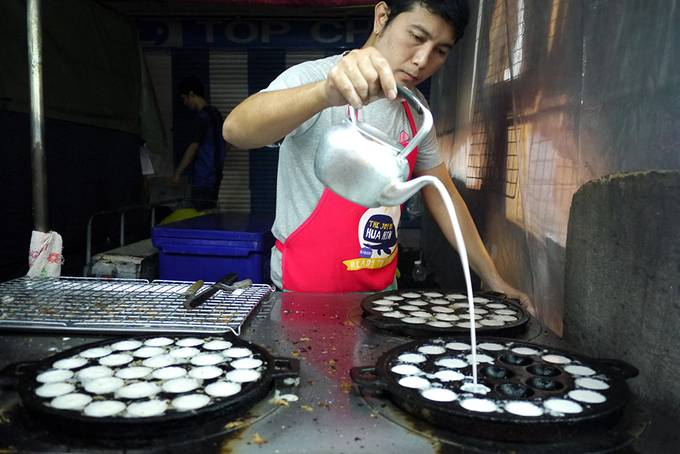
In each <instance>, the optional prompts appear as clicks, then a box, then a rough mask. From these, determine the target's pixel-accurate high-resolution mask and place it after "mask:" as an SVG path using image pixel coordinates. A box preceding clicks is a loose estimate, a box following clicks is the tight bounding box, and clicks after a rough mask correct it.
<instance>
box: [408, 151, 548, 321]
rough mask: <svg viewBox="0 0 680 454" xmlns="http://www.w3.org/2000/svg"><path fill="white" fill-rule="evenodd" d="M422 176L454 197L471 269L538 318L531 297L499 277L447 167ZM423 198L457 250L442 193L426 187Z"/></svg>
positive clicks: (427, 171)
mask: <svg viewBox="0 0 680 454" xmlns="http://www.w3.org/2000/svg"><path fill="white" fill-rule="evenodd" d="M422 175H432V176H434V177H437V178H438V179H439V180H440V181H441V182H442V183H443V184H444V186H445V187H446V190H447V191H448V193H449V196H450V197H451V201H452V202H453V206H454V209H455V210H456V216H457V218H458V222H459V223H460V229H461V231H462V233H463V238H464V240H465V249H467V254H468V260H469V262H470V267H472V269H473V270H474V271H475V272H476V273H477V274H478V275H479V277H480V278H481V279H482V281H484V282H485V283H486V285H487V286H488V287H489V288H490V289H491V290H495V291H497V292H501V293H505V294H506V295H508V296H509V297H511V298H517V299H519V300H520V302H521V303H522V305H523V306H524V307H525V308H526V309H527V310H529V312H530V313H532V314H534V312H535V310H534V306H533V304H532V303H531V300H530V299H529V297H528V296H527V295H526V294H524V293H522V292H520V291H519V290H517V289H515V288H513V287H512V286H511V285H510V284H508V283H507V282H505V280H504V279H503V278H502V277H501V275H500V274H499V273H498V270H497V269H496V265H495V264H494V263H493V260H491V256H490V255H489V253H488V251H487V250H486V247H485V246H484V243H483V242H482V238H481V237H480V235H479V231H478V230H477V226H476V225H475V222H474V220H473V219H472V216H471V215H470V211H469V210H468V208H467V205H466V204H465V201H464V200H463V198H462V197H461V195H460V193H459V192H458V190H457V189H456V187H455V185H454V184H453V181H451V177H450V176H449V173H448V171H447V170H446V166H445V165H444V164H439V165H438V166H437V167H434V168H432V169H429V170H426V171H421V172H416V174H415V175H414V176H422ZM422 194H423V199H424V201H425V204H426V205H427V207H428V209H429V210H430V213H432V217H433V218H434V220H435V221H436V222H437V224H438V225H439V228H440V229H441V231H442V233H443V234H444V236H445V237H446V239H447V240H448V242H449V243H450V244H451V245H452V246H453V247H454V248H455V249H456V250H457V249H458V248H457V245H456V238H455V236H454V233H453V226H452V225H451V221H450V218H449V213H448V211H447V210H446V207H445V206H444V203H443V202H442V200H441V196H440V195H439V191H437V190H436V189H435V188H434V187H432V186H425V187H424V188H423V189H422Z"/></svg>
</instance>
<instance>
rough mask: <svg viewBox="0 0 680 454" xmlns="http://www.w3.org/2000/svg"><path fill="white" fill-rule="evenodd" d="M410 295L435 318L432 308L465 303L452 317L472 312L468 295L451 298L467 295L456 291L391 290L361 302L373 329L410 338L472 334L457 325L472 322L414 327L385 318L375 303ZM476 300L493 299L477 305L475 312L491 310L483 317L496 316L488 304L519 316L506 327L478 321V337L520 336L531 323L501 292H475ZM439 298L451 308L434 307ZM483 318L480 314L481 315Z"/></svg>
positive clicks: (513, 301)
mask: <svg viewBox="0 0 680 454" xmlns="http://www.w3.org/2000/svg"><path fill="white" fill-rule="evenodd" d="M408 293H419V294H420V297H419V298H417V299H420V300H422V301H424V302H426V303H427V304H426V305H424V306H420V307H418V310H419V311H420V310H422V311H424V312H428V313H430V314H432V315H433V316H435V315H436V314H437V312H435V311H433V310H432V309H433V308H437V307H447V308H451V306H452V305H453V304H456V303H465V307H457V308H455V309H454V312H453V315H457V316H460V315H461V314H468V313H469V309H468V306H467V296H465V299H460V298H459V299H454V298H452V295H456V294H458V295H464V294H465V292H453V291H443V290H437V289H428V290H424V289H417V290H408V289H400V290H391V291H387V292H380V293H374V294H372V295H370V296H368V297H366V298H365V299H364V300H363V301H362V302H361V308H362V309H363V316H364V320H365V321H366V322H367V323H368V324H369V325H371V326H374V327H376V328H379V329H384V330H388V331H390V332H392V333H394V334H398V335H404V336H408V337H432V336H452V335H458V334H465V333H468V332H469V331H470V328H469V326H457V325H456V323H461V322H469V321H470V320H466V319H460V320H457V321H453V322H450V323H452V324H453V326H451V327H437V326H431V325H427V324H412V323H406V322H404V321H402V320H401V319H399V318H393V317H386V316H385V312H381V311H379V310H376V307H377V306H376V305H375V301H378V300H383V299H386V298H387V297H393V296H402V295H404V294H408ZM425 293H439V294H442V295H443V296H442V297H429V296H426V295H424V294H425ZM474 297H480V298H485V299H488V300H490V301H489V302H486V303H475V309H480V308H484V309H486V310H488V311H489V312H488V313H487V314H484V315H483V316H484V317H489V316H491V315H493V314H494V312H495V310H494V309H492V308H488V307H487V305H488V304H503V305H505V306H508V309H509V310H512V311H514V312H515V317H517V320H514V321H505V322H503V325H501V326H484V325H481V326H480V325H479V320H478V325H476V326H477V328H476V331H477V333H479V334H484V335H503V336H513V335H516V334H519V333H521V332H523V331H524V330H525V329H526V325H527V323H528V321H529V314H528V313H527V312H526V311H525V310H524V309H523V308H522V306H520V304H519V301H517V300H516V299H512V298H509V297H507V296H506V295H504V294H502V293H497V292H475V293H474ZM413 299H416V298H405V299H404V300H402V301H395V303H396V304H400V303H404V304H405V303H406V302H407V301H409V300H413ZM438 299H447V300H449V301H451V303H450V304H449V305H442V304H432V301H433V300H438ZM400 312H403V313H406V314H408V313H409V312H407V311H400ZM411 312H416V311H411ZM480 315H481V314H480Z"/></svg>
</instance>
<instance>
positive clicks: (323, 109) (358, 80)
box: [222, 0, 530, 307]
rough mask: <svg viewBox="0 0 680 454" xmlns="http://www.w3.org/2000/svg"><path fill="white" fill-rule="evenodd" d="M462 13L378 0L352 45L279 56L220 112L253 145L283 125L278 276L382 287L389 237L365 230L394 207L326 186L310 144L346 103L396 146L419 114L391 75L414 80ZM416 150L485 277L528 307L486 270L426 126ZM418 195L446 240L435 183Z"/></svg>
mask: <svg viewBox="0 0 680 454" xmlns="http://www.w3.org/2000/svg"><path fill="white" fill-rule="evenodd" d="M468 18H469V9H468V6H467V3H466V0H448V1H437V0H422V1H418V0H392V1H382V2H380V3H378V4H377V5H376V6H375V17H374V23H373V32H372V34H371V36H370V38H369V39H368V41H367V42H366V44H365V45H364V46H363V47H362V48H361V49H355V50H353V51H351V52H349V53H345V54H343V55H336V56H333V57H328V58H325V59H321V60H317V61H313V62H305V63H302V64H301V65H298V66H295V67H293V68H289V69H288V70H286V71H285V72H284V73H282V74H281V75H280V76H279V77H278V78H277V79H276V80H274V82H272V84H271V85H270V86H269V87H268V88H267V89H265V90H263V91H262V92H260V93H257V94H255V95H253V96H251V97H249V98H248V99H246V100H245V101H243V102H242V103H241V104H240V105H239V106H237V107H236V108H235V109H234V110H233V111H232V113H231V114H230V115H229V117H228V118H227V119H226V121H225V123H224V126H223V130H222V132H223V135H224V138H225V139H226V140H227V141H229V142H231V143H233V144H235V145H236V146H238V147H239V148H257V147H261V146H263V145H265V144H268V143H271V142H274V141H276V140H278V139H279V138H281V137H284V136H285V139H284V141H283V143H282V145H281V148H280V154H279V174H278V188H277V204H276V220H275V222H274V227H273V229H272V231H273V233H274V236H275V237H276V238H277V245H276V247H275V248H274V249H272V262H271V265H272V266H271V269H272V273H271V274H272V280H273V282H274V283H275V284H276V285H277V286H278V287H279V288H283V289H286V290H292V291H322V292H346V291H381V290H384V289H386V288H389V287H390V286H391V285H392V284H393V282H394V271H395V268H396V260H395V256H396V247H397V246H396V244H392V243H391V242H388V244H387V245H385V244H378V245H376V243H375V242H371V239H375V237H376V232H375V229H378V230H379V231H380V232H379V233H380V234H381V236H380V238H381V239H382V238H384V237H385V235H386V232H392V231H395V232H396V227H397V226H398V222H399V215H400V210H399V207H392V208H385V207H383V208H380V209H366V208H364V207H361V206H359V205H356V204H354V203H352V202H349V201H347V200H345V199H342V198H341V197H340V196H338V195H336V194H334V193H332V192H331V191H330V190H328V189H326V188H324V186H323V184H322V183H321V182H320V181H319V180H318V179H317V178H316V176H315V173H314V154H315V152H316V149H317V146H318V144H319V142H320V140H321V138H322V137H323V133H324V131H325V130H326V129H328V127H330V126H331V125H333V124H337V123H339V122H340V121H342V119H343V118H345V117H346V116H347V110H348V109H347V104H351V105H352V106H353V107H354V108H355V109H361V110H359V111H358V112H359V116H360V118H361V119H362V121H365V122H367V123H368V124H370V125H371V126H374V127H376V128H378V129H380V130H382V131H384V132H385V133H387V134H388V135H389V136H392V137H393V138H394V141H395V142H400V143H401V144H402V145H403V146H405V144H406V143H408V140H409V139H410V138H412V137H413V136H414V135H415V130H416V128H417V125H419V124H420V118H417V116H416V113H415V112H411V111H410V109H409V108H408V105H407V104H403V103H400V102H399V101H398V100H396V98H397V92H396V84H397V83H399V84H403V85H405V86H406V87H408V88H410V89H412V90H415V86H416V85H418V84H419V83H421V82H423V81H424V80H426V79H427V78H429V77H430V76H431V75H432V74H433V73H434V72H435V71H437V70H438V69H439V68H440V67H441V66H442V64H443V63H444V61H445V60H446V57H447V54H448V53H449V50H450V49H451V48H452V47H453V45H454V43H455V42H456V41H457V40H458V39H460V37H461V36H462V35H463V30H464V28H465V25H466V24H467V21H468ZM416 92H417V90H416ZM417 93H418V96H419V98H420V99H421V100H423V102H424V99H423V98H422V94H420V93H419V92H417ZM417 150H418V151H417V152H416V151H413V152H412V153H411V154H410V155H409V164H410V167H411V170H412V175H413V176H421V175H433V176H435V177H437V178H439V179H440V180H441V181H442V183H443V184H444V185H445V186H446V188H447V190H448V192H449V195H450V197H451V199H452V201H453V203H454V206H455V209H456V213H457V214H458V217H459V219H460V222H461V229H462V231H463V235H464V238H465V244H466V248H467V251H468V255H469V257H470V264H471V266H472V268H473V269H474V270H475V271H476V272H477V274H478V275H479V276H480V277H481V279H482V280H483V281H484V282H485V283H486V285H487V286H488V287H489V288H490V289H492V290H495V291H499V292H503V293H505V294H507V295H509V296H512V297H515V298H519V299H521V301H523V303H524V305H525V306H527V307H529V306H530V301H529V299H528V298H527V296H526V295H524V294H523V293H521V292H519V291H518V290H516V289H514V288H513V287H512V286H510V285H509V284H507V283H506V282H505V281H504V280H503V278H502V277H501V276H500V274H499V273H498V271H497V270H496V267H495V265H494V263H493V261H492V260H491V258H490V256H489V254H488V252H487V250H486V248H485V247H484V244H483V243H482V241H481V238H480V236H479V233H478V232H477V228H476V227H475V225H474V222H473V220H472V218H471V216H470V213H469V211H468V209H467V207H466V206H465V203H464V201H463V200H462V198H461V196H460V195H459V194H458V191H457V190H456V188H455V186H454V185H453V182H452V180H451V177H450V176H449V173H448V171H447V169H446V167H445V165H444V164H443V163H442V161H441V158H440V157H439V153H438V150H437V140H436V135H435V133H434V131H431V132H430V134H429V135H427V136H426V137H425V139H424V140H423V141H422V142H421V144H420V145H419V146H418V148H417ZM423 198H424V200H425V203H426V205H427V207H428V208H429V210H430V211H431V212H432V214H433V217H434V219H435V220H436V221H437V223H438V224H439V226H440V228H441V229H442V231H443V232H444V234H445V236H446V238H447V239H448V241H449V243H451V245H452V246H453V247H455V237H454V233H453V228H452V226H451V223H450V220H449V217H448V213H447V211H446V209H445V207H444V205H443V203H442V201H441V199H440V196H439V194H438V192H436V190H435V189H434V188H432V187H430V186H428V187H426V188H424V189H423ZM387 235H388V236H390V235H391V233H389V234H387ZM395 243H396V242H395ZM373 246H376V247H373ZM385 247H386V248H387V250H388V251H390V254H389V255H387V254H386V252H387V251H386V250H384V248H385Z"/></svg>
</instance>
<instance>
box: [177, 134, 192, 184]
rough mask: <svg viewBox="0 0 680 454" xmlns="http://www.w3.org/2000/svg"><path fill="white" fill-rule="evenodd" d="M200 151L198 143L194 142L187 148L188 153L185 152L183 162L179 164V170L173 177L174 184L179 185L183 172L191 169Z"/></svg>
mask: <svg viewBox="0 0 680 454" xmlns="http://www.w3.org/2000/svg"><path fill="white" fill-rule="evenodd" d="M197 150H198V143H196V142H192V143H190V144H189V146H188V147H187V149H186V151H185V152H184V155H183V156H182V160H181V161H180V162H179V165H178V166H177V169H176V170H175V174H174V175H173V176H172V181H173V182H174V183H179V179H180V177H181V176H182V172H184V170H185V169H186V168H187V167H189V164H191V163H192V161H193V160H194V157H196V151H197Z"/></svg>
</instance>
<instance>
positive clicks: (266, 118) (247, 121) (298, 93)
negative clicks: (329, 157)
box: [222, 81, 329, 149]
mask: <svg viewBox="0 0 680 454" xmlns="http://www.w3.org/2000/svg"><path fill="white" fill-rule="evenodd" d="M324 83H325V82H324V81H321V82H315V83H311V84H307V85H302V86H300V87H295V88H288V89H285V90H277V91H269V92H260V93H256V94H254V95H252V96H250V97H249V98H247V99H246V100H245V101H243V102H242V103H241V104H239V105H238V106H236V107H235V108H234V110H232V111H231V113H230V114H229V116H228V117H227V119H226V120H225V121H224V125H223V126H222V135H223V136H224V140H226V141H227V142H228V143H231V144H232V145H234V146H236V147H237V148H243V149H248V148H259V147H263V146H265V145H268V144H270V143H274V142H276V141H277V140H279V139H280V138H282V137H284V136H285V135H286V134H288V133H290V132H291V131H293V130H294V129H295V128H297V127H298V126H300V125H301V124H302V123H303V122H305V121H306V120H308V119H309V118H311V117H312V116H313V115H314V114H316V113H318V112H320V111H321V110H323V109H325V108H326V107H328V106H329V105H328V103H327V100H326V96H325V90H324Z"/></svg>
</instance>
